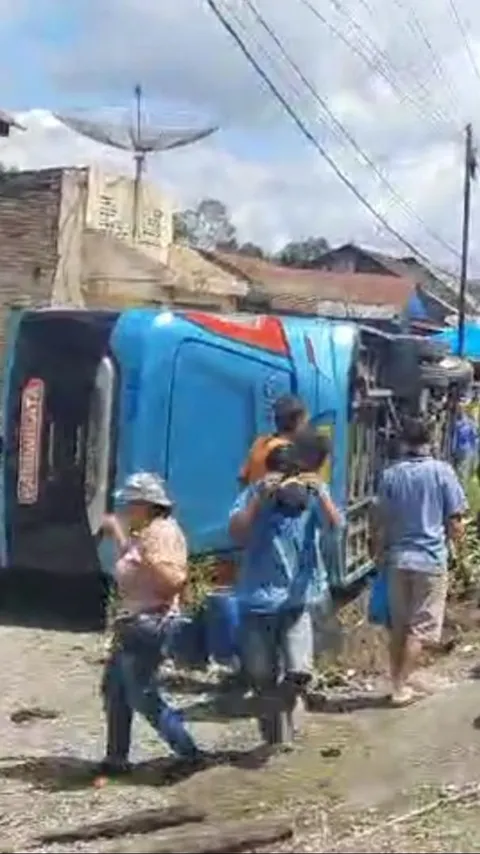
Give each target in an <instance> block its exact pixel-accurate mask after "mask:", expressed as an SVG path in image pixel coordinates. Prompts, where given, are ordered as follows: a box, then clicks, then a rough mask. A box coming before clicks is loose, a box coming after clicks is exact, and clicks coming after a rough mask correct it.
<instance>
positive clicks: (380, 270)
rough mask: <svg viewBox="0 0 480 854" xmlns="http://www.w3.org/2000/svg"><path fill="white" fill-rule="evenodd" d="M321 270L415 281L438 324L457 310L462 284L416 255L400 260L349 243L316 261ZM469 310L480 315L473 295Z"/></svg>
mask: <svg viewBox="0 0 480 854" xmlns="http://www.w3.org/2000/svg"><path fill="white" fill-rule="evenodd" d="M315 267H316V268H317V269H320V270H330V271H336V272H346V271H349V272H351V273H373V274H375V275H385V274H388V275H393V276H401V277H407V278H411V279H413V281H414V282H415V284H416V286H417V288H418V292H419V294H420V295H421V298H422V301H423V303H424V304H425V306H426V307H427V311H428V317H429V319H430V320H432V321H433V322H435V323H440V324H444V323H445V322H446V319H447V318H448V317H449V316H451V315H452V314H453V313H455V311H456V310H457V303H458V284H457V283H456V281H455V279H454V277H453V276H448V274H446V273H443V272H438V271H436V270H434V269H433V268H430V267H428V266H427V265H426V264H424V263H422V262H420V261H419V260H418V259H417V258H414V257H412V256H405V257H401V258H396V257H394V256H392V255H387V254H385V253H383V252H377V251H375V250H372V249H368V248H364V247H360V246H356V245H355V244H354V243H346V244H344V245H343V246H339V247H338V248H337V249H330V250H329V251H328V252H326V253H325V254H324V255H322V256H321V257H320V258H318V259H317V260H316V262H315ZM466 303H467V311H468V312H470V313H478V311H479V305H478V303H477V301H476V299H475V298H474V297H473V296H468V295H467V300H466Z"/></svg>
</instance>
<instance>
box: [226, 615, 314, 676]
mask: <svg viewBox="0 0 480 854" xmlns="http://www.w3.org/2000/svg"><path fill="white" fill-rule="evenodd" d="M240 648H241V658H242V665H243V668H244V671H245V674H246V675H247V676H248V677H249V678H250V680H251V682H252V684H253V685H256V686H258V687H263V686H267V685H275V684H277V683H278V682H279V680H281V679H282V678H283V677H284V676H297V677H300V678H302V677H303V678H304V679H305V680H308V678H309V676H310V675H311V673H312V669H313V625H312V618H311V614H310V612H309V611H307V610H300V611H298V610H297V609H294V610H287V611H279V612H277V613H274V614H259V613H248V614H244V615H243V616H242V621H241V638H240Z"/></svg>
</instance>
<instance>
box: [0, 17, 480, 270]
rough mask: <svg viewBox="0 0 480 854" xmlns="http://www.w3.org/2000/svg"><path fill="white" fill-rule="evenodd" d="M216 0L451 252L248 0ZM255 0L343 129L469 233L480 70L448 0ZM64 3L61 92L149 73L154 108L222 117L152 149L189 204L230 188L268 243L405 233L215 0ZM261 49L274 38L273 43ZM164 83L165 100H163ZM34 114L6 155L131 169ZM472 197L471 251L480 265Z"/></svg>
mask: <svg viewBox="0 0 480 854" xmlns="http://www.w3.org/2000/svg"><path fill="white" fill-rule="evenodd" d="M1 2H2V0H0V3H1ZM218 2H219V5H220V6H221V8H222V9H229V10H230V12H233V15H234V21H235V24H236V26H237V28H238V29H239V32H241V34H242V35H243V36H244V37H245V39H246V40H247V41H248V44H249V46H251V47H253V49H254V51H255V55H256V56H257V57H258V58H259V60H260V61H261V63H262V66H263V67H265V69H266V70H268V72H269V73H270V74H271V75H272V77H273V78H274V80H275V82H276V83H278V84H279V85H280V86H281V88H282V91H284V92H285V93H287V94H288V97H289V100H290V101H291V102H292V103H293V104H294V105H295V106H296V108H297V109H298V110H299V112H300V113H301V115H302V117H304V119H305V121H306V123H307V124H308V126H309V128H310V129H311V130H312V131H313V132H314V133H315V135H316V136H317V137H318V139H319V141H320V142H321V143H322V144H323V145H324V146H325V148H326V149H327V151H328V152H329V153H330V154H331V156H332V157H333V158H334V159H335V161H336V162H337V163H338V164H339V166H340V167H341V168H342V170H343V171H344V172H345V173H346V174H347V176H348V177H349V178H350V179H352V180H353V181H354V183H355V184H356V186H358V188H359V189H360V190H361V192H362V193H363V194H364V195H365V196H367V197H368V199H369V201H370V202H371V204H372V205H374V207H376V208H377V209H378V210H379V211H380V212H381V213H383V214H384V215H385V216H386V217H387V218H388V220H389V222H390V223H391V224H392V225H393V226H394V227H395V228H397V229H399V230H400V231H401V232H402V233H403V234H405V235H406V236H407V238H408V239H409V240H410V241H412V242H413V243H415V244H416V245H417V246H419V247H421V248H422V249H423V250H424V251H425V252H426V253H427V254H429V255H430V256H431V257H434V258H435V259H436V260H438V261H440V262H443V263H452V262H453V263H455V259H454V258H452V256H450V255H449V254H448V253H446V252H445V251H444V250H443V249H442V247H441V246H440V244H439V243H436V242H435V241H433V240H432V239H430V237H429V235H428V233H427V232H426V231H425V229H423V228H422V226H421V225H420V223H419V222H418V221H417V219H416V218H415V217H414V216H412V215H411V214H410V213H408V212H406V211H405V210H404V209H403V208H402V207H401V205H400V204H399V203H398V201H397V200H395V199H394V198H393V197H392V195H391V193H390V192H389V191H388V190H387V189H386V188H385V185H383V184H382V183H381V181H380V180H379V179H378V177H377V176H375V174H373V173H372V170H371V168H370V166H368V165H366V164H365V163H364V162H362V160H361V158H360V157H359V155H358V153H355V151H354V149H353V148H352V147H351V145H349V144H348V143H347V142H346V141H345V139H344V138H343V137H341V135H340V134H339V133H338V130H335V129H334V128H333V127H332V124H331V121H330V120H329V119H326V117H325V112H324V110H323V109H322V108H321V107H320V105H319V103H318V101H316V100H315V99H314V98H313V97H312V96H311V94H309V93H308V92H307V91H306V90H305V88H304V87H303V85H302V84H301V82H299V81H298V80H297V81H295V76H294V74H293V72H292V71H291V70H288V69H287V67H286V65H285V62H284V61H281V60H279V58H278V57H279V54H278V50H277V48H276V47H275V45H274V44H273V43H272V42H269V41H268V37H267V36H266V34H265V32H264V31H263V30H262V29H261V27H259V26H258V23H257V24H255V23H254V19H253V18H252V15H251V13H249V12H248V9H247V7H246V5H245V2H244V0H218ZM256 2H257V6H258V8H259V9H260V11H261V12H262V13H263V14H264V15H265V18H266V19H268V21H269V22H270V23H271V25H272V26H273V28H274V30H275V32H276V33H277V34H278V36H279V37H280V38H281V39H282V41H283V43H284V44H285V47H286V48H287V50H288V51H289V52H290V54H291V55H292V56H293V58H294V60H295V61H296V62H297V63H298V65H299V66H300V67H301V69H302V71H303V72H304V74H305V75H306V76H307V77H308V78H309V80H311V82H312V84H313V85H314V86H315V88H316V90H317V91H318V93H319V94H320V95H321V97H322V98H324V99H325V100H326V101H327V102H328V104H329V106H330V108H331V109H332V111H333V112H334V113H335V115H336V116H337V117H338V119H340V120H341V121H342V122H343V123H344V124H345V126H346V128H347V130H348V132H349V133H350V134H351V135H352V136H353V137H354V138H355V139H356V140H357V141H358V143H359V144H360V145H361V146H362V148H363V149H364V150H365V151H366V152H367V153H368V154H369V156H370V157H371V158H373V159H374V160H375V162H376V163H378V164H379V166H381V168H382V169H383V170H385V172H386V174H387V175H388V179H389V181H390V182H391V184H393V185H394V186H395V187H396V188H397V190H398V192H399V193H400V194H401V195H402V196H403V197H404V198H405V199H407V200H408V203H409V205H410V206H411V207H412V208H413V209H414V210H415V211H416V213H417V215H418V216H419V217H420V218H423V219H424V220H425V221H426V222H427V223H428V225H429V227H430V228H431V230H433V231H435V232H438V233H440V234H441V236H442V237H443V239H444V240H445V241H446V242H449V243H452V244H453V245H454V246H455V247H458V246H459V242H460V239H459V238H460V224H461V193H462V181H463V177H462V168H463V153H462V148H461V142H462V136H461V132H462V126H463V124H464V123H465V121H466V120H467V119H468V117H470V116H475V115H476V112H477V110H478V107H479V106H480V96H479V93H480V81H479V80H478V79H477V77H476V76H475V73H474V70H473V69H472V65H471V63H470V59H469V56H468V53H467V51H466V47H465V42H464V40H463V36H462V34H461V32H460V30H459V29H458V27H457V26H456V24H455V20H454V18H453V16H452V12H451V7H450V4H449V0H424V2H423V3H422V4H421V5H419V4H415V3H414V2H413V0H331V2H330V4H328V5H327V4H324V3H322V4H320V3H319V2H318V0H310V2H311V3H312V5H313V6H314V7H316V8H317V10H318V11H319V12H320V14H322V15H324V16H325V19H326V21H327V24H322V23H321V21H319V20H318V19H317V18H316V17H315V16H314V15H313V14H312V12H311V11H309V10H308V9H307V8H306V6H305V5H304V4H303V3H302V0H288V2H278V0H256ZM456 3H457V8H458V12H459V14H460V15H461V17H462V20H463V21H464V22H465V26H466V27H467V28H468V33H469V43H470V46H471V49H472V51H473V54H474V56H475V57H476V59H477V62H478V64H479V67H480V11H477V5H476V3H475V0H456ZM53 5H55V4H53ZM52 8H53V7H52V0H37V3H36V5H35V13H34V12H33V11H32V15H34V14H36V15H38V16H41V15H43V16H45V15H46V13H47V10H48V9H50V11H51V10H52ZM68 10H69V14H71V15H72V16H73V17H74V18H75V26H76V36H75V39H74V41H73V43H71V42H69V44H68V49H65V50H63V51H62V50H61V49H59V50H58V51H57V52H56V53H55V55H54V56H53V58H52V54H51V53H49V54H48V55H47V53H46V52H45V55H44V65H45V68H46V69H47V70H48V71H49V73H50V74H51V75H52V78H53V79H54V80H55V82H56V85H57V86H58V87H59V89H60V90H61V91H62V97H63V100H64V102H65V101H66V99H67V98H70V99H71V101H72V103H74V102H76V103H78V102H79V100H83V101H84V103H87V104H88V101H89V97H90V95H89V93H95V100H96V102H97V103H98V102H99V100H100V99H101V98H103V100H104V101H105V102H109V101H112V100H113V101H116V102H117V103H118V101H119V100H121V101H123V100H124V99H125V97H128V92H129V91H130V90H131V88H132V83H134V82H135V81H136V80H140V81H141V82H142V84H143V85H144V87H145V91H146V94H147V95H148V96H149V98H150V99H151V101H150V103H151V104H152V110H153V113H155V110H156V109H157V107H158V110H160V109H161V110H162V111H163V112H162V116H163V118H165V113H164V110H165V108H164V104H165V100H166V101H167V102H170V103H172V104H174V105H175V109H178V113H179V115H180V116H181V117H184V116H182V110H183V111H185V110H186V111H187V113H188V115H189V118H190V119H191V117H192V116H193V117H194V118H195V119H196V120H198V121H200V120H202V121H203V120H208V121H211V120H218V121H219V122H220V123H221V125H222V127H223V128H224V130H223V131H222V132H221V133H219V134H218V135H217V136H216V137H215V138H212V139H210V140H208V141H205V142H202V143H200V144H197V145H195V146H193V147H192V148H190V149H185V150H183V151H178V152H170V153H165V154H163V155H161V156H157V157H155V158H151V161H150V167H149V173H150V177H151V178H153V179H154V180H157V181H158V182H159V183H162V184H163V185H164V186H166V187H167V188H168V189H169V190H170V192H171V193H172V194H173V195H174V197H176V199H178V203H179V204H180V205H184V204H190V203H193V202H195V201H196V200H198V199H200V198H201V197H202V196H205V195H209V196H217V197H220V198H222V199H223V200H225V201H226V202H227V203H228V205H229V206H230V208H231V210H232V213H233V216H234V219H235V222H236V224H237V226H238V227H239V229H240V232H241V235H242V237H244V238H248V239H254V240H257V241H258V242H262V243H264V244H266V245H269V246H275V245H278V243H279V242H281V241H282V240H284V239H286V238H287V237H293V238H299V237H302V236H307V235H309V234H322V235H325V236H326V237H327V239H329V240H330V241H332V242H339V241H343V240H347V239H352V238H354V239H355V240H356V241H357V242H361V241H364V242H366V243H368V244H374V243H376V244H378V245H379V246H384V247H389V248H390V247H392V246H393V245H394V243H395V241H394V240H393V238H392V237H391V236H388V234H385V232H384V230H383V229H382V228H381V227H379V226H378V224H376V222H375V220H374V219H373V218H372V216H371V215H370V214H369V213H368V212H367V211H366V210H365V209H364V208H363V207H362V206H361V204H360V203H359V202H358V201H357V200H356V199H355V198H354V196H353V195H352V194H351V193H349V191H348V190H347V189H346V188H345V187H344V186H343V185H342V184H341V182H340V181H339V180H338V178H337V177H336V176H335V175H334V173H333V172H332V170H331V169H330V167H329V166H328V165H327V164H326V163H325V161H324V160H323V159H322V158H321V157H320V156H319V155H318V154H317V153H315V151H314V150H313V148H310V147H308V145H307V144H305V143H303V142H301V140H300V137H298V141H297V136H296V135H295V132H294V131H293V130H292V129H291V128H290V126H289V124H288V120H287V119H285V118H284V117H283V114H282V111H281V109H280V108H279V107H278V106H276V105H275V102H274V100H273V98H272V96H271V95H270V94H269V93H268V92H267V91H266V90H265V88H264V87H263V86H262V84H261V83H260V82H259V80H258V77H257V75H256V74H255V72H253V71H252V69H251V68H250V67H249V65H248V63H247V62H246V60H245V58H244V57H243V56H242V55H241V53H240V51H239V50H238V49H237V48H236V47H235V46H234V44H233V43H232V41H231V40H230V39H229V37H228V35H227V34H226V33H225V32H224V31H223V30H222V28H221V27H220V25H219V24H218V22H217V21H216V20H215V19H214V17H213V15H212V13H211V12H210V11H209V9H208V7H207V3H206V2H205V0H176V2H175V3H172V2H168V3H167V2H163V3H159V2H158V0H95V2H93V0H70V2H69V4H68ZM335 33H341V36H342V38H343V39H347V40H348V41H349V42H350V47H348V46H347V45H346V44H345V42H344V41H342V40H341V38H339V37H338V35H336V34H335ZM265 48H266V49H267V53H265V52H262V51H264V49H265ZM39 49H40V48H39ZM359 52H360V53H362V54H363V57H364V58H363V59H362V58H361V57H360V56H359V55H358V54H359ZM275 57H276V59H275ZM365 60H367V61H368V62H367V61H365ZM375 69H376V71H375ZM387 80H389V81H390V83H387ZM392 83H393V86H394V89H393V90H392V87H391V84H392ZM160 96H161V98H162V99H165V100H162V101H161V102H158V105H157V101H156V98H157V97H160ZM160 105H161V106H160ZM177 105H178V107H177ZM23 120H24V121H25V122H26V124H27V125H28V128H29V130H28V131H27V133H25V134H17V135H15V136H14V137H12V139H11V140H10V141H6V142H5V143H3V154H1V155H0V157H1V158H2V159H5V160H6V161H7V162H16V163H18V164H19V165H21V166H23V167H25V166H43V165H50V164H55V163H58V162H61V163H65V164H78V163H84V162H91V161H92V160H94V159H100V160H110V161H111V162H114V163H115V164H116V165H117V166H120V167H121V168H128V169H130V168H131V161H130V159H129V158H128V157H127V156H124V155H121V154H119V153H116V154H114V153H112V152H107V151H106V150H105V149H102V148H101V147H99V146H96V145H94V144H93V143H90V142H88V141H87V140H84V139H82V138H81V137H78V136H75V135H74V134H72V133H71V132H69V131H67V130H66V129H65V128H64V127H63V126H61V125H59V124H58V123H56V122H55V120H53V119H52V118H51V116H50V115H49V114H48V113H46V112H42V111H31V112H30V113H29V114H28V115H26V116H24V117H23ZM478 131H479V134H480V125H479V128H478ZM474 201H475V200H474ZM475 208H476V205H475V204H474V212H473V214H474V219H473V227H472V260H473V263H474V264H475V267H476V271H477V272H480V232H479V236H478V238H477V234H476V228H475V222H476V220H477V218H478V217H477V211H476V209H475Z"/></svg>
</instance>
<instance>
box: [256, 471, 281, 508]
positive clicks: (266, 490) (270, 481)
mask: <svg viewBox="0 0 480 854" xmlns="http://www.w3.org/2000/svg"><path fill="white" fill-rule="evenodd" d="M282 480H283V475H281V474H279V473H277V472H271V473H270V474H267V475H266V476H265V477H264V478H262V480H261V481H259V483H258V497H259V499H260V500H261V501H268V500H269V499H270V498H272V497H273V495H274V494H275V492H276V490H277V489H278V487H279V486H280V484H281V482H282Z"/></svg>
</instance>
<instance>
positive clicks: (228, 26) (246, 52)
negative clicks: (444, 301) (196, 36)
mask: <svg viewBox="0 0 480 854" xmlns="http://www.w3.org/2000/svg"><path fill="white" fill-rule="evenodd" d="M206 3H207V5H208V6H209V8H210V9H211V11H212V12H213V14H214V15H215V17H216V18H217V20H218V21H219V22H220V24H221V25H222V26H223V28H224V29H225V30H226V31H227V33H228V34H229V35H230V37H231V38H232V39H233V40H234V42H235V44H236V45H237V46H238V47H239V48H240V50H241V51H242V53H243V55H244V56H245V58H246V59H247V60H248V62H249V63H250V64H251V65H252V67H253V68H254V69H255V71H256V72H257V74H258V75H259V77H260V78H261V80H263V82H264V83H265V85H266V86H267V87H268V88H269V89H270V91H271V93H272V94H273V95H274V97H275V98H276V99H277V101H278V102H279V103H280V104H281V106H282V107H283V109H284V110H285V112H286V113H287V115H289V116H290V118H291V119H292V121H293V122H294V123H295V124H296V126H297V127H298V129H299V130H300V132H301V133H302V134H303V136H304V137H305V139H306V140H307V141H308V142H309V143H310V144H311V145H313V147H314V148H315V149H316V150H317V151H318V153H319V154H320V155H321V156H322V157H323V158H324V160H326V161H327V163H328V164H329V166H330V167H331V169H333V171H334V172H335V174H336V175H337V177H338V178H339V179H340V180H341V181H342V183H343V184H345V186H346V187H348V189H349V190H350V191H351V192H352V193H353V195H354V196H355V197H356V198H357V199H358V201H359V202H361V204H362V205H363V206H364V207H365V208H366V209H367V210H368V211H369V212H370V213H371V214H372V216H373V217H375V219H376V220H377V221H378V222H379V223H380V224H381V225H382V226H383V228H385V230H386V231H388V232H389V233H390V234H391V235H392V236H393V237H395V239H396V240H398V241H399V242H400V243H403V245H404V246H406V247H407V249H408V250H409V251H410V252H412V254H413V255H416V256H417V257H418V258H422V259H423V260H424V261H426V262H427V264H431V261H430V258H428V256H427V255H425V254H424V253H423V252H422V251H421V250H420V249H417V247H416V246H415V245H414V244H413V243H411V242H410V241H409V240H408V239H407V238H406V237H404V236H403V235H402V234H401V233H400V232H399V231H397V229H396V228H394V226H392V225H390V223H389V222H388V220H386V219H385V217H384V216H383V215H382V214H381V213H379V212H378V211H377V210H376V209H375V208H374V207H373V205H372V204H371V203H370V202H369V201H368V199H366V198H365V196H363V195H362V193H361V192H360V191H359V190H358V189H357V187H356V186H355V184H354V183H353V181H351V180H350V178H348V176H347V175H345V174H344V172H342V170H341V169H340V167H339V166H337V164H336V162H335V160H334V159H333V158H332V157H331V156H330V155H329V154H328V152H327V151H326V149H325V148H324V147H323V146H322V145H321V143H320V142H319V141H318V139H317V138H316V137H315V136H314V135H313V133H312V132H311V131H310V130H309V129H308V127H307V126H306V124H305V123H304V122H303V120H302V119H301V118H300V116H299V115H298V114H297V112H296V111H295V109H294V108H293V107H292V106H291V105H290V104H289V103H288V101H287V99H286V98H285V97H284V95H282V93H281V92H280V90H279V89H278V88H277V86H276V85H275V83H274V82H273V81H272V80H271V79H270V77H269V76H268V74H266V72H265V71H264V70H263V68H262V67H261V65H260V64H259V63H258V62H257V60H256V59H255V57H254V56H253V54H252V53H251V51H250V50H249V48H248V46H247V45H246V44H245V42H244V41H243V39H242V38H241V36H239V34H238V33H237V31H236V30H235V28H234V27H233V26H232V24H231V23H230V21H229V20H228V19H227V18H226V16H225V15H224V13H223V12H222V10H221V9H220V8H219V7H218V5H217V3H216V2H215V0H206Z"/></svg>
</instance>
